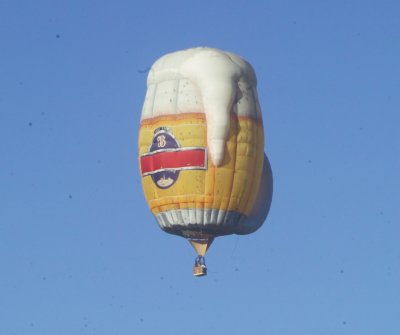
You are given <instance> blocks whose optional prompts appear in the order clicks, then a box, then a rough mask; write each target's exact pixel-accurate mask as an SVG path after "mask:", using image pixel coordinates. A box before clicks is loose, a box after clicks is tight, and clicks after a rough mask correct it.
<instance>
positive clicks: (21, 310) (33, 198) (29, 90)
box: [0, 0, 400, 335]
mask: <svg viewBox="0 0 400 335" xmlns="http://www.w3.org/2000/svg"><path fill="white" fill-rule="evenodd" d="M399 16H400V4H399V2H398V1H377V0H376V1H368V0H363V1H359V0H354V1H316V0H315V1H285V0H283V1H282V0H280V1H261V0H260V1H232V0H231V1H217V0H214V1H208V0H206V1H196V2H190V1H177V0H171V1H161V0H154V1H150V0H145V1H142V0H137V1H84V0H82V1H49V0H47V1H45V0H43V1H41V0H38V1H27V0H21V1H18V0H2V1H1V2H0V153H1V155H0V334H1V335H26V334H29V335H47V334H49V335H54V334H57V335H76V334H98V335H126V334H140V335H147V334H167V335H168V334H174V335H176V334H193V335H196V334H197V335H203V334H210V335H213V334H218V335H219V334H231V335H236V334H274V335H289V334H290V335H292V334H307V335H310V334H313V335H321V334H322V335H329V334H333V335H336V334H351V335H369V334H371V335H376V334H385V335H398V334H400V242H399V238H400V227H399V219H400V206H399V201H400V194H399V188H400V155H399V148H400V135H399V130H398V127H399V125H400V95H399V91H400V79H399V78H400V66H399V59H400V43H399V40H400V20H399ZM193 46H211V47H217V48H220V49H223V50H229V51H232V52H234V53H237V54H239V55H242V56H243V57H245V58H246V59H247V60H248V61H249V62H250V63H251V64H252V65H253V67H254V68H255V70H256V73H257V76H258V92H259V98H260V103H261V107H262V110H263V118H264V128H265V134H266V139H265V144H266V152H267V154H268V156H269V159H270V161H271V165H272V170H273V174H274V196H273V201H272V207H271V211H270V215H269V217H268V219H267V221H266V222H265V224H264V226H263V227H262V228H261V229H260V230H258V231H257V232H256V233H255V234H252V235H248V236H240V237H238V236H229V237H225V238H219V239H217V240H216V241H215V242H214V244H213V246H212V247H211V249H210V251H209V253H208V254H207V264H208V267H209V275H208V276H207V277H203V278H194V277H193V276H192V274H191V272H192V265H193V260H194V256H195V254H194V251H193V249H192V248H191V247H190V245H189V244H188V243H187V242H186V241H185V240H184V239H182V238H179V237H176V236H172V235H168V234H166V233H164V232H162V231H161V230H160V229H159V228H158V226H157V224H156V221H155V219H154V218H153V217H152V215H151V213H150V211H149V210H148V208H147V205H146V203H145V200H144V197H143V194H142V189H141V185H140V176H139V172H138V164H137V163H138V161H137V136H138V126H139V118H140V112H141V108H142V104H143V99H144V94H145V90H146V73H145V72H146V69H148V67H149V66H151V64H152V63H153V62H154V61H155V60H156V59H157V58H158V57H160V56H161V55H163V54H165V53H167V52H171V51H175V50H179V49H184V48H188V47H193Z"/></svg>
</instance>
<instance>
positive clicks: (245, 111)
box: [139, 48, 272, 276]
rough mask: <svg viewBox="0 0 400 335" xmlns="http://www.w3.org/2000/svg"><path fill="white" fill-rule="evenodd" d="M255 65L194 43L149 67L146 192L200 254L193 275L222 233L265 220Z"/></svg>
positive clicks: (267, 185)
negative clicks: (190, 46) (252, 65)
mask: <svg viewBox="0 0 400 335" xmlns="http://www.w3.org/2000/svg"><path fill="white" fill-rule="evenodd" d="M256 86H257V79H256V75H255V72H254V70H253V68H252V67H251V65H250V64H249V63H248V62H246V61H245V60H244V59H242V58H241V57H239V56H237V55H235V54H232V53H230V52H224V51H220V50H217V49H213V48H193V49H187V50H183V51H177V52H174V53H170V54H167V55H165V56H163V57H161V58H160V59H159V60H157V61H156V62H155V63H154V64H153V66H152V67H151V69H150V71H149V74H148V78H147V92H146V97H145V101H144V105H143V110H142V116H141V123H140V130H139V165H140V173H141V179H142V186H143V191H144V195H145V197H146V200H147V202H148V205H149V207H150V210H151V212H152V213H153V215H154V216H155V218H156V220H157V222H158V224H159V226H160V227H161V229H162V230H164V231H165V232H167V233H171V234H175V235H179V236H182V237H184V238H186V239H187V240H188V241H189V242H190V243H191V244H192V246H193V247H194V249H195V250H196V252H197V257H196V259H195V266H194V275H196V276H202V275H205V274H207V268H206V265H205V260H204V255H205V253H206V251H207V249H208V248H209V246H210V244H211V243H212V241H213V240H214V238H215V237H217V236H223V235H229V234H249V233H252V232H254V231H256V230H257V229H258V228H259V227H260V226H261V225H262V224H263V222H264V221H265V219H266V217H267V214H268V211H269V208H270V205H271V200H272V173H271V168H270V165H269V162H268V159H267V157H266V155H265V154H264V130H263V124H262V115H261V109H260V106H259V102H258V97H257V91H256Z"/></svg>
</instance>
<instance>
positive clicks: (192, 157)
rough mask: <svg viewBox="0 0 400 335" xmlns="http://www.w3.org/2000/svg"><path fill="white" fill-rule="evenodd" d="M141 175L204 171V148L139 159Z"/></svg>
mask: <svg viewBox="0 0 400 335" xmlns="http://www.w3.org/2000/svg"><path fill="white" fill-rule="evenodd" d="M140 166H141V170H142V175H147V174H153V173H156V172H158V171H164V170H185V169H188V170H205V169H207V155H206V150H205V148H194V149H192V148H187V149H185V148H179V149H173V150H166V151H160V152H154V153H148V154H145V155H143V156H141V157H140Z"/></svg>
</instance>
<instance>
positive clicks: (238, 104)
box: [142, 48, 261, 166]
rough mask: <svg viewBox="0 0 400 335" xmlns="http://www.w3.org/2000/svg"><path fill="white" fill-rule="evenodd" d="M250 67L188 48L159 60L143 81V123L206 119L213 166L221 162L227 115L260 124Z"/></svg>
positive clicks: (211, 51) (234, 57) (236, 58)
mask: <svg viewBox="0 0 400 335" xmlns="http://www.w3.org/2000/svg"><path fill="white" fill-rule="evenodd" d="M256 86H257V79H256V75H255V72H254V70H253V68H252V67H251V65H250V64H249V63H248V62H246V61H245V60H244V59H242V58H240V57H239V56H237V55H234V54H232V53H230V52H224V51H221V50H218V49H212V48H193V49H187V50H183V51H177V52H174V53H170V54H167V55H165V56H163V57H161V58H160V59H158V60H157V61H156V62H155V63H154V64H153V66H152V67H151V69H150V72H149V75H148V78H147V93H146V99H145V103H144V106H143V110H142V120H144V119H148V118H152V117H155V116H159V115H168V114H181V113H198V112H201V113H205V115H206V121H207V144H208V148H209V151H210V155H211V159H212V162H213V163H214V165H216V166H219V165H220V164H221V163H222V160H223V157H224V148H225V142H226V139H227V136H228V133H229V123H230V113H237V114H238V115H239V116H250V117H252V118H254V119H261V111H260V107H259V104H258V98H257V91H256Z"/></svg>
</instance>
